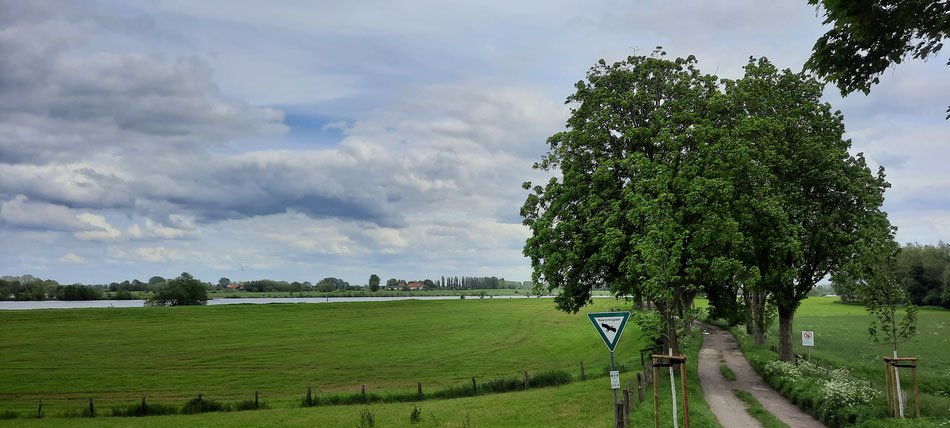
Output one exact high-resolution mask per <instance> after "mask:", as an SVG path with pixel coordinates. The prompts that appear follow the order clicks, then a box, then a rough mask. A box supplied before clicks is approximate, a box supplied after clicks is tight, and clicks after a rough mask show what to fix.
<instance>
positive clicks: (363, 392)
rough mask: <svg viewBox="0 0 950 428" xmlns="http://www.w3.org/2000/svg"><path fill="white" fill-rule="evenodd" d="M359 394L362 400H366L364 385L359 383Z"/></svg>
mask: <svg viewBox="0 0 950 428" xmlns="http://www.w3.org/2000/svg"><path fill="white" fill-rule="evenodd" d="M360 396H362V397H363V402H364V403H365V402H366V385H360Z"/></svg>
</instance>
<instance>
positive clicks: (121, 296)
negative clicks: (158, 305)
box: [112, 290, 135, 300]
mask: <svg viewBox="0 0 950 428" xmlns="http://www.w3.org/2000/svg"><path fill="white" fill-rule="evenodd" d="M134 298H135V296H133V295H132V292H131V291H129V290H119V291H116V292H115V293H113V294H112V299H113V300H132V299H134Z"/></svg>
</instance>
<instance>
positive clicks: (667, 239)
mask: <svg viewBox="0 0 950 428" xmlns="http://www.w3.org/2000/svg"><path fill="white" fill-rule="evenodd" d="M575 86H576V92H575V93H574V94H573V95H571V96H569V97H568V102H569V103H570V104H572V110H571V117H570V118H569V119H568V121H567V128H568V129H567V130H566V131H564V132H561V133H558V134H555V135H554V136H552V137H550V138H549V139H548V144H549V145H550V150H549V151H548V153H547V154H546V155H545V156H543V157H542V159H541V161H540V162H539V163H538V164H536V166H535V167H536V168H538V169H541V170H545V171H552V172H558V174H557V175H556V176H555V177H554V178H551V179H550V180H549V181H548V182H547V183H546V184H544V185H532V184H531V183H525V185H524V188H525V189H526V190H529V191H530V194H529V196H528V197H527V200H526V201H525V203H524V205H523V207H522V209H521V215H522V216H523V217H524V224H525V225H527V226H528V227H529V228H530V229H531V236H530V237H529V238H528V240H527V242H526V244H525V248H524V254H525V255H526V256H528V257H529V258H530V259H531V265H532V268H533V278H532V279H533V282H534V283H535V284H545V285H546V287H548V288H550V289H555V288H561V289H563V291H562V292H561V293H560V294H559V296H558V297H556V299H555V301H556V303H557V305H558V307H559V308H560V309H562V310H565V311H570V312H576V311H578V310H579V309H580V308H581V307H583V306H584V305H586V304H587V303H588V302H590V301H591V290H592V289H595V288H601V287H606V288H608V289H610V290H611V291H612V292H613V293H614V294H616V295H626V296H635V299H637V300H638V301H642V300H648V301H652V302H653V303H654V305H655V307H656V308H657V310H658V312H659V314H660V316H661V319H662V321H663V323H664V337H663V340H664V342H665V345H666V347H667V348H672V349H673V352H678V348H679V346H678V340H677V337H678V336H679V334H681V333H683V332H685V330H686V329H688V325H689V319H690V317H691V313H690V308H691V307H692V301H693V299H694V298H695V297H696V295H697V294H699V293H703V292H704V293H707V295H708V296H709V297H710V300H711V304H712V305H713V306H714V309H713V310H714V311H726V312H728V311H730V310H731V311H738V313H739V314H741V315H742V317H741V318H740V319H747V320H748V323H749V326H750V329H751V330H752V332H753V333H754V334H755V337H756V341H757V342H759V343H762V342H764V338H765V334H764V333H765V330H766V327H767V325H766V323H767V321H768V317H767V314H768V312H769V311H770V309H771V310H774V311H775V312H777V315H778V318H779V325H780V327H779V339H780V340H779V343H780V358H782V359H784V360H789V359H790V358H791V356H792V347H791V343H792V341H791V337H792V335H791V333H792V320H793V317H794V314H795V310H796V308H797V307H798V305H799V303H800V302H801V300H803V299H804V298H805V297H806V296H807V294H808V293H809V292H810V291H811V290H812V288H813V287H814V286H815V285H816V284H817V282H818V281H819V280H821V279H822V278H824V277H826V276H827V275H829V274H831V273H834V272H837V271H843V270H849V271H852V272H855V274H856V275H864V274H867V272H866V271H861V270H860V269H859V267H858V266H860V265H862V264H861V263H858V260H856V258H855V257H854V255H855V254H861V253H862V252H864V251H866V250H867V249H879V248H884V247H887V245H888V243H890V242H893V229H892V227H891V226H890V224H889V222H888V220H887V217H886V215H885V214H884V213H883V212H882V211H881V209H880V208H881V204H882V203H883V200H884V197H883V194H884V190H885V189H886V188H887V187H888V186H889V185H888V183H887V182H886V181H885V179H884V173H883V169H879V170H878V171H877V173H873V172H872V171H871V170H870V168H868V166H867V164H866V162H865V159H864V156H863V155H862V154H857V155H851V154H850V153H849V149H850V147H851V142H850V141H849V140H846V139H845V138H844V137H843V134H844V123H843V117H842V115H841V113H840V112H838V111H835V110H833V109H832V108H831V106H830V105H829V104H828V103H824V102H821V96H822V91H823V88H824V84H822V83H821V82H819V81H818V80H816V79H815V78H813V77H812V76H810V75H808V74H805V73H794V72H792V71H791V70H788V69H786V70H781V71H780V70H778V69H777V68H776V67H775V66H774V65H773V64H772V63H771V62H769V61H768V60H767V59H765V58H759V59H754V58H753V59H750V61H749V63H748V64H747V65H746V66H745V74H744V76H743V77H742V78H740V79H738V80H728V79H722V80H720V79H719V78H717V77H716V76H713V75H709V74H704V73H702V72H701V71H700V70H699V69H698V68H697V66H696V59H695V58H694V57H692V56H690V57H688V58H677V59H675V60H670V59H667V58H666V57H665V52H662V50H660V49H658V50H657V51H655V52H654V54H653V55H652V56H631V57H629V58H627V60H625V61H620V62H617V63H614V64H607V63H606V62H604V61H600V63H599V64H598V65H596V66H594V67H593V68H591V69H590V71H589V72H588V74H587V79H586V80H585V81H580V82H578V83H577V84H576V85H575ZM864 261H867V260H864ZM737 296H741V297H740V298H737Z"/></svg>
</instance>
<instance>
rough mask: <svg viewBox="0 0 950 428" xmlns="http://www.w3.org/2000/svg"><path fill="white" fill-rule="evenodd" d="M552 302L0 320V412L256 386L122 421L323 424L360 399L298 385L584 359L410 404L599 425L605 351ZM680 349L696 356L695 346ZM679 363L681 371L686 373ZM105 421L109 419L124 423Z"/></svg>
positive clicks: (100, 405)
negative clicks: (324, 402) (553, 380)
mask: <svg viewBox="0 0 950 428" xmlns="http://www.w3.org/2000/svg"><path fill="white" fill-rule="evenodd" d="M553 306H554V305H553V303H552V301H551V300H550V299H510V300H509V299H459V300H438V301H397V302H359V303H335V304H271V305H228V306H201V307H164V308H161V307H159V308H103V309H68V310H30V311H2V312H0V323H2V325H3V326H4V329H3V333H2V335H0V413H6V414H16V415H18V416H19V417H20V419H17V420H16V422H17V423H24V422H26V419H23V418H24V417H26V416H28V415H31V414H33V415H35V412H36V406H37V402H38V400H39V399H40V398H42V399H43V402H44V405H43V406H44V407H43V409H44V415H45V417H44V420H46V419H49V418H61V417H62V416H63V415H65V414H66V413H68V412H72V413H78V412H79V411H81V410H82V409H84V408H86V407H88V404H87V403H88V399H89V398H93V399H95V403H96V407H97V413H98V414H99V415H109V414H111V409H113V408H116V407H120V406H124V407H127V406H130V405H134V404H135V403H139V402H141V397H148V401H149V403H152V404H163V403H164V404H169V405H177V406H180V405H181V404H183V403H184V402H185V401H187V400H188V399H190V398H194V397H196V396H197V395H198V394H199V393H201V394H203V396H204V397H205V398H206V399H212V400H217V401H221V402H224V403H234V402H238V401H241V400H247V399H249V398H252V397H253V394H254V391H258V392H259V393H260V397H261V400H262V401H263V402H266V403H267V405H268V406H270V407H271V410H258V411H244V412H231V413H214V414H206V415H199V416H150V417H147V418H137V419H135V421H136V423H137V424H139V423H145V422H146V421H147V423H149V424H151V423H153V422H152V421H155V422H154V423H157V424H162V423H164V422H161V421H178V422H168V423H169V424H172V425H175V424H186V423H187V422H184V420H189V419H188V418H197V419H195V420H196V421H197V420H201V421H211V420H213V421H219V420H220V421H221V422H220V424H221V425H235V424H237V425H240V424H245V423H246V424H250V425H255V424H258V425H259V424H267V423H265V422H264V420H270V421H272V422H275V423H276V422H279V423H283V421H285V419H284V418H290V419H286V421H290V423H294V422H295V421H296V422H300V423H301V424H305V423H306V424H310V423H316V424H321V423H326V424H329V425H330V426H332V425H336V424H337V422H338V421H343V420H347V419H352V417H353V416H354V415H355V416H356V418H357V421H358V419H359V412H360V411H361V410H362V409H363V408H364V406H363V405H356V406H320V407H313V408H299V406H300V403H301V400H302V399H303V397H304V395H305V393H306V390H307V388H308V387H312V388H313V394H314V395H315V396H316V397H321V396H327V395H328V394H330V395H332V394H337V395H340V394H353V393H359V391H360V388H361V385H365V386H366V391H367V394H379V395H384V396H385V395H386V394H399V393H413V392H415V391H416V388H417V382H421V383H422V385H423V391H424V393H432V392H436V391H438V390H440V389H443V388H446V387H458V386H463V385H470V384H471V378H472V377H475V378H476V380H477V381H478V382H479V383H482V382H487V381H489V380H491V379H495V378H512V377H517V376H521V375H522V373H523V372H524V371H525V370H527V371H529V375H533V374H536V373H540V372H544V371H549V370H553V369H559V370H564V371H567V372H568V373H570V374H571V375H572V377H573V378H575V379H579V378H580V362H581V361H583V362H584V364H585V369H586V370H585V371H586V375H587V377H588V378H591V377H593V379H590V380H588V381H586V382H574V383H571V384H567V385H562V386H559V387H548V388H538V389H530V390H528V391H521V392H511V393H504V394H490V395H483V396H478V397H471V398H460V399H452V400H425V401H422V402H420V403H418V405H420V407H422V408H423V409H430V411H431V412H433V413H427V414H432V415H436V418H437V419H436V421H432V420H431V419H430V420H429V422H432V423H436V424H437V425H440V426H443V425H445V424H448V425H445V426H453V425H452V424H455V423H461V422H460V420H459V419H458V418H457V417H455V416H452V417H449V416H450V415H462V414H465V412H470V414H471V418H472V419H473V420H491V421H493V422H492V423H491V425H494V424H496V423H507V422H509V421H515V420H517V421H520V422H517V423H518V424H519V425H525V424H527V425H532V424H534V422H531V420H532V419H531V418H533V417H534V416H531V415H536V414H539V413H540V414H544V415H545V418H548V419H544V418H542V419H540V420H539V421H547V423H545V422H538V423H537V424H538V426H550V425H551V423H552V422H564V424H563V425H577V426H584V423H581V422H582V421H587V420H588V419H590V421H591V424H592V425H591V426H603V425H604V424H602V423H600V422H598V421H599V420H600V419H603V418H606V419H603V420H605V421H606V423H607V424H609V422H610V420H611V414H610V412H609V410H610V401H611V400H610V390H609V388H608V386H607V385H609V384H608V383H607V382H608V381H607V378H606V377H603V376H604V374H605V372H604V371H605V368H606V367H607V365H608V364H609V353H608V351H607V348H606V347H605V346H604V344H603V342H602V341H601V339H600V338H599V337H598V336H597V334H596V333H595V331H594V329H593V327H592V326H591V324H590V321H589V320H588V319H587V317H586V316H585V314H584V313H579V314H566V313H563V312H559V311H557V310H555V309H554V307H553ZM621 306H623V307H624V308H629V305H626V304H623V302H618V301H616V300H613V299H596V301H595V303H594V305H593V306H591V307H589V308H588V310H587V311H588V312H596V311H606V310H609V309H612V308H619V307H621ZM639 333H640V332H639V330H638V329H637V328H636V324H632V323H631V324H630V325H629V327H628V328H627V330H626V331H625V333H624V336H623V339H622V340H621V342H620V345H619V346H618V349H617V352H616V357H617V363H618V365H619V364H624V365H627V366H629V367H630V369H631V371H630V372H628V373H624V376H625V377H628V376H631V375H632V373H633V371H634V370H636V367H638V366H639V352H638V350H639V349H640V348H643V347H645V343H644V341H643V339H642V338H641V337H640V334H639ZM693 342H694V344H693V347H692V353H693V354H694V356H695V352H696V349H698V342H699V341H698V340H695V341H693ZM693 360H694V361H692V365H693V369H692V373H691V374H690V376H691V377H695V373H694V372H695V357H694V358H693ZM624 382H625V383H626V380H624ZM691 383H692V385H691V388H692V390H693V392H692V393H691V397H690V404H691V405H692V406H693V408H694V413H695V414H696V416H694V417H695V418H699V419H703V418H704V417H705V418H710V416H709V414H708V409H705V405H704V403H703V402H702V400H701V393H700V391H699V384H698V381H697V380H696V379H693V380H691ZM589 394H590V395H592V396H591V397H587V395H589ZM667 394H668V385H667ZM598 395H599V397H596V396H598ZM565 397H567V398H565ZM570 397H577V399H578V400H581V401H580V403H581V404H577V403H575V404H574V405H573V407H572V406H570V405H567V404H565V405H564V411H565V412H568V413H569V414H572V415H573V416H563V418H562V417H555V416H554V415H557V413H553V414H552V410H551V408H552V406H555V407H556V406H561V404H562V402H564V401H565V400H567V399H568V398H570ZM584 397H586V398H584ZM588 401H589V403H588ZM594 402H597V403H599V404H598V405H600V404H603V405H604V406H605V408H606V409H607V412H606V416H604V415H602V414H601V413H604V412H603V409H600V408H599V407H597V406H594V405H592V404H590V403H594ZM493 403H494V404H493ZM498 403H507V404H505V405H506V406H509V407H511V409H513V411H515V410H518V409H519V407H518V406H523V407H524V411H517V412H515V414H511V415H507V416H506V414H505V413H504V412H502V413H499V412H498V411H497V410H492V408H493V406H495V405H501V404H498ZM661 403H662V400H661ZM367 406H370V408H372V409H377V410H373V412H374V413H377V414H378V416H377V417H378V418H379V419H380V420H385V419H387V418H393V420H394V421H395V420H396V419H399V418H408V415H409V412H410V411H411V410H412V406H413V403H389V404H375V403H374V404H370V405H367ZM407 406H408V409H409V410H405V409H406V408H407ZM460 406H461V407H460ZM292 407H297V408H293V409H292ZM456 408H458V409H461V408H466V409H468V408H470V409H471V410H470V411H469V410H466V411H465V412H462V411H461V410H459V411H456V410H454V409H456ZM529 408H530V409H534V410H531V411H528V409H529ZM558 408H560V407H558ZM571 409H573V410H571ZM704 409H705V410H704ZM646 410H647V409H646V408H644V410H638V411H637V412H646ZM650 410H651V411H650V412H649V416H650V417H652V408H651V409H650ZM403 413H404V415H403ZM440 413H441V415H442V417H439V414H440ZM397 416H398V417H397ZM638 417H640V416H638ZM176 418H184V419H176ZM219 418H220V419H219ZM235 418H237V419H235ZM261 418H264V419H261ZM510 418H515V419H510ZM518 418H526V419H518ZM551 418H554V419H551ZM598 418H600V419H598ZM112 419H113V418H97V419H96V421H97V424H100V423H112V422H107V421H109V420H112ZM509 419H510V420H509ZM238 420H240V421H243V422H240V421H238ZM406 420H407V421H408V419H406ZM66 421H70V422H69V423H80V424H81V423H83V422H82V421H88V419H54V420H52V421H50V422H44V421H37V422H38V423H55V424H59V423H66ZM115 421H116V422H115V423H118V424H121V423H122V421H126V422H128V421H129V419H126V418H115ZM568 421H573V422H577V423H568ZM0 423H2V422H0ZM217 423H218V422H214V423H211V422H207V423H206V422H200V424H201V425H206V424H210V425H214V424H217ZM558 424H559V423H555V425H558ZM347 425H349V423H347Z"/></svg>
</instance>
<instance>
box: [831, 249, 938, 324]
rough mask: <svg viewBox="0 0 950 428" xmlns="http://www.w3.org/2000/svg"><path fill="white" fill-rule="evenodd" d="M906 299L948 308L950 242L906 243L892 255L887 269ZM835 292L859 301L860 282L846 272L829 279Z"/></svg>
mask: <svg viewBox="0 0 950 428" xmlns="http://www.w3.org/2000/svg"><path fill="white" fill-rule="evenodd" d="M891 274H892V275H893V278H894V281H895V282H896V283H897V284H899V285H900V286H901V288H903V290H904V292H905V293H906V295H907V299H908V300H909V301H910V302H911V303H913V304H915V305H919V306H940V307H943V308H948V309H950V244H947V243H944V242H940V243H938V244H936V245H921V244H916V243H915V244H907V245H905V246H903V247H901V249H900V252H898V253H897V254H896V256H895V258H894V263H893V270H892V272H891ZM832 286H833V287H834V290H835V293H836V294H838V295H839V296H841V299H842V300H844V301H859V302H860V301H861V300H862V298H863V297H864V296H863V295H862V294H861V286H862V281H861V279H860V278H854V277H851V276H848V275H836V276H835V277H833V278H832Z"/></svg>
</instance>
